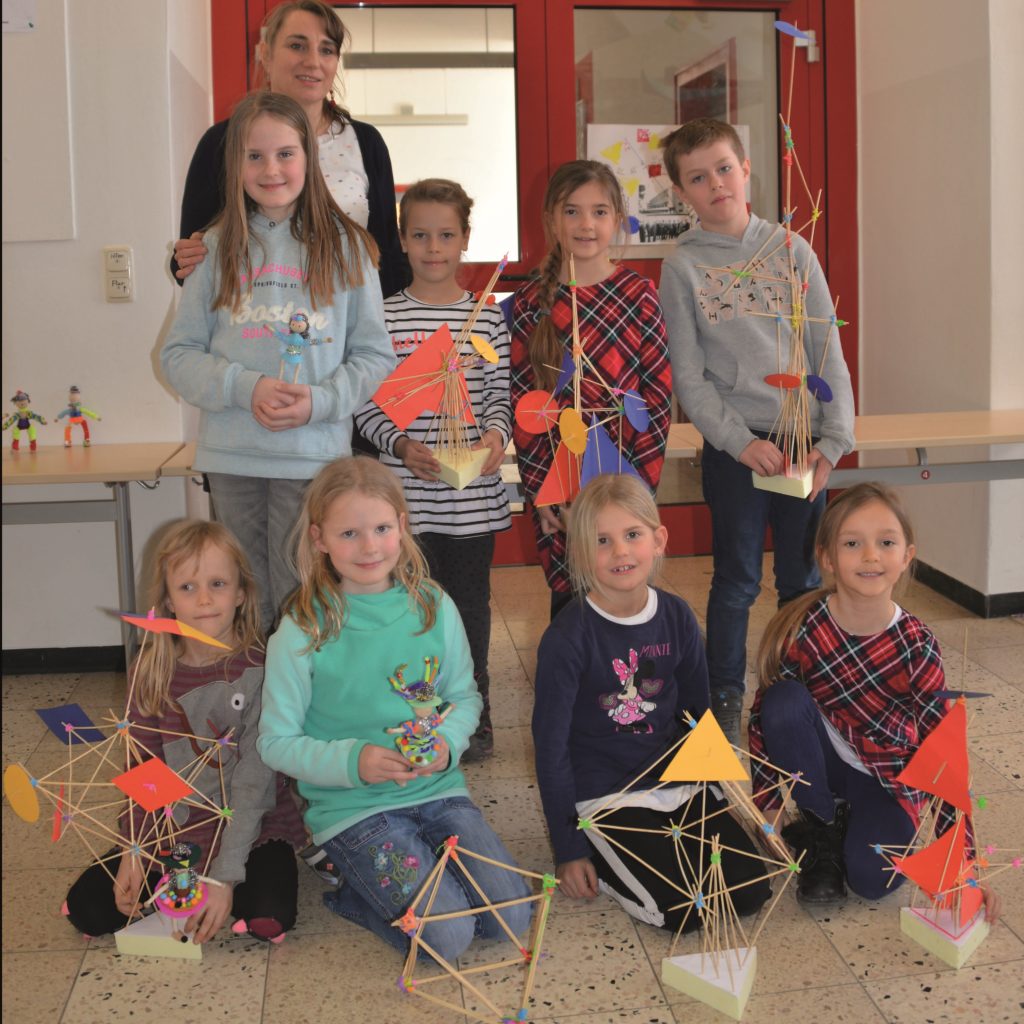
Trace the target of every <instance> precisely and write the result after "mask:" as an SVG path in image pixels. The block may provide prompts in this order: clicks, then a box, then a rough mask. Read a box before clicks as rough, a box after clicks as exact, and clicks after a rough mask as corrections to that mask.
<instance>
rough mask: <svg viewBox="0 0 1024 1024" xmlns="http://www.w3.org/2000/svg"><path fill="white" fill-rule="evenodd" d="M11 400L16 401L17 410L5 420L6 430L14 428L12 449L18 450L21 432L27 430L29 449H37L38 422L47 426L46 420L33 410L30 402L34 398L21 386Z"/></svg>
mask: <svg viewBox="0 0 1024 1024" xmlns="http://www.w3.org/2000/svg"><path fill="white" fill-rule="evenodd" d="M11 401H12V402H13V403H14V408H15V409H16V410H17V411H16V412H12V413H11V414H10V415H9V416H8V417H7V418H6V419H5V420H4V422H3V429H4V430H6V429H7V428H8V427H13V428H14V430H13V431H12V432H11V451H12V452H16V451H17V450H18V449H19V448H20V447H21V432H22V431H23V430H27V431H28V450H29V451H30V452H34V451H35V450H36V423H42V424H43V426H44V427H45V426H46V420H45V419H44V418H43V417H42V416H40V415H39V413H37V412H33V411H32V410H31V409H30V408H29V403H30V402H31V401H32V399H31V398H30V397H29V395H28V392H26V391H22V390H21V388H19V389H18V390H17V391H15V392H14V397H13V398H12V399H11ZM33 420H34V421H35V422H33Z"/></svg>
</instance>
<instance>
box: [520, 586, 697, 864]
mask: <svg viewBox="0 0 1024 1024" xmlns="http://www.w3.org/2000/svg"><path fill="white" fill-rule="evenodd" d="M654 593H655V595H656V599H657V610H656V611H655V613H654V615H653V616H652V617H651V618H650V619H649V620H648V621H647V622H642V623H639V624H637V623H633V622H630V623H626V622H620V621H616V620H612V619H609V618H606V617H605V616H603V615H601V614H600V613H599V612H597V611H596V610H595V609H594V608H593V607H592V606H591V605H590V604H588V603H587V602H586V601H580V600H577V601H573V602H572V603H571V604H570V605H568V606H567V607H566V608H565V609H564V610H563V611H562V613H561V614H560V615H559V616H558V618H556V619H555V621H554V622H553V623H552V624H551V625H550V626H549V627H548V628H547V631H546V632H545V633H544V637H543V639H542V640H541V643H540V649H539V651H538V655H537V681H536V695H535V703H534V710H533V740H534V745H535V747H536V751H537V753H536V758H537V781H538V784H539V786H540V795H541V800H542V801H543V804H544V814H545V817H546V818H547V822H548V829H549V830H550V832H551V842H552V845H553V847H554V853H555V862H556V864H563V863H565V862H566V861H570V860H577V859H578V858H580V857H586V856H589V854H590V846H589V844H588V843H587V841H586V839H585V837H584V833H583V832H580V831H578V830H577V829H576V804H577V802H578V801H580V800H591V799H594V798H596V797H601V796H605V795H608V794H612V793H617V792H619V791H620V790H621V789H623V788H624V787H625V786H626V785H628V784H629V783H630V782H631V781H632V780H633V779H634V778H636V776H637V775H639V774H640V773H641V772H642V771H643V770H644V769H645V768H646V767H647V766H649V765H651V764H652V763H653V762H655V761H656V760H657V759H658V758H659V757H660V756H661V755H662V754H664V753H665V751H666V750H668V748H669V747H670V746H671V745H672V744H673V743H675V742H676V741H677V740H678V739H679V737H680V736H681V735H682V731H683V728H684V726H683V724H682V720H683V718H684V717H685V712H689V713H690V714H692V715H693V716H694V718H700V716H701V715H702V714H703V713H704V712H705V711H706V710H707V708H708V706H709V703H710V700H709V693H708V670H707V663H706V662H705V659H704V645H703V642H702V640H701V635H700V629H699V628H698V626H697V620H696V618H695V617H694V614H693V612H692V611H691V610H690V608H689V606H688V605H687V604H686V602H685V601H683V600H682V599H681V598H679V597H676V596H675V595H674V594H668V593H666V592H665V591H663V590H655V591H654ZM658 774H660V773H655V774H653V775H652V777H651V780H650V782H651V785H654V784H656V783H657V781H658V780H657V775H658Z"/></svg>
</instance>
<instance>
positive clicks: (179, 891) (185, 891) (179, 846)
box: [154, 843, 208, 937]
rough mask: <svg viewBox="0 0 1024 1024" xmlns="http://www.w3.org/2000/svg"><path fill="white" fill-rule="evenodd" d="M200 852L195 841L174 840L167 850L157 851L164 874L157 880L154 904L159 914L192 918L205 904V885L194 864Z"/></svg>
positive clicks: (206, 895)
mask: <svg viewBox="0 0 1024 1024" xmlns="http://www.w3.org/2000/svg"><path fill="white" fill-rule="evenodd" d="M199 852H200V851H199V847H198V846H197V845H196V844H195V843H175V844H174V846H173V847H172V848H171V851H170V853H165V852H162V853H161V854H160V860H161V861H163V865H164V867H165V868H166V869H167V874H165V875H164V876H163V878H161V879H160V884H159V886H158V887H157V890H156V895H155V897H154V903H155V904H156V909H157V910H159V911H160V913H161V914H164V915H166V916H167V917H171V918H184V917H191V916H192V915H193V914H194V913H195V912H196V911H197V910H200V909H202V908H203V907H204V906H205V905H206V900H207V898H208V894H207V891H206V886H205V885H203V880H202V876H201V875H200V874H199V873H198V872H197V871H196V869H195V867H194V865H195V864H196V863H197V861H198V860H199ZM176 937H178V936H176Z"/></svg>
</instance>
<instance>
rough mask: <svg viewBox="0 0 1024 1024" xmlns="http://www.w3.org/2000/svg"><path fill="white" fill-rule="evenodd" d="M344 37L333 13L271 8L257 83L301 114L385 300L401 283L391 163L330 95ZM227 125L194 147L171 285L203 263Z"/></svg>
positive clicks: (220, 201)
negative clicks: (374, 262) (362, 237)
mask: <svg viewBox="0 0 1024 1024" xmlns="http://www.w3.org/2000/svg"><path fill="white" fill-rule="evenodd" d="M347 35H348V33H347V30H346V29H345V26H344V24H343V23H342V21H341V18H339V17H338V14H337V12H336V11H335V10H334V8H333V7H330V6H329V5H328V4H326V3H321V2H320V0H296V2H293V3H284V4H281V5H280V6H278V7H275V8H274V9H273V10H272V11H271V12H270V13H269V14H268V15H267V17H266V20H265V21H264V24H263V28H262V29H261V33H260V36H261V42H260V46H259V72H258V80H262V84H263V85H264V87H265V88H267V89H269V90H270V91H271V92H280V93H284V94H285V95H286V96H289V97H291V98H292V99H293V100H295V101H296V102H297V103H299V104H300V105H301V106H302V108H303V109H304V110H305V111H306V116H307V117H308V118H309V122H310V124H311V125H312V126H313V128H314V130H315V132H316V134H317V143H318V148H319V153H320V169H321V170H322V171H323V174H324V179H325V180H326V182H327V187H328V189H329V190H330V192H331V194H332V195H333V196H334V199H335V201H336V202H337V203H338V205H339V206H340V207H341V208H342V209H343V210H344V211H345V213H346V214H348V216H350V217H351V218H352V219H353V220H355V221H356V222H357V223H359V224H360V225H362V226H363V227H365V228H366V229H367V230H368V231H369V232H370V234H371V235H372V236H373V239H374V241H375V242H376V243H377V246H378V247H379V249H380V284H381V290H382V292H383V293H384V295H385V296H388V295H392V294H393V293H394V292H397V291H399V289H401V288H402V287H404V285H405V284H407V283H408V280H409V272H408V263H407V261H406V259H405V256H404V255H403V253H402V248H401V244H400V243H399V240H398V222H397V218H396V215H395V182H394V176H393V174H392V171H391V157H390V156H389V155H388V150H387V146H386V145H385V143H384V140H383V139H382V138H381V135H380V132H378V131H377V129H376V128H374V127H373V126H372V125H369V124H365V123H364V122H362V121H355V120H353V119H352V118H351V117H350V116H349V114H348V111H346V110H344V109H343V108H342V107H340V106H339V105H338V104H337V103H336V102H335V101H334V99H333V96H332V90H333V86H334V78H335V74H336V73H337V70H338V62H339V60H340V59H341V50H342V47H343V45H344V43H345V41H346V38H347ZM226 132H227V121H221V122H219V123H217V124H215V125H214V126H213V127H212V128H211V129H210V130H209V131H207V133H206V134H205V135H204V136H203V137H202V138H201V139H200V140H199V145H198V146H196V151H195V154H194V155H193V157H192V163H191V165H190V167H189V171H188V177H187V178H186V179H185V195H184V197H183V198H182V203H181V238H180V239H179V240H178V241H177V242H176V243H175V246H174V259H173V260H172V261H171V269H172V271H173V272H174V274H175V276H176V277H177V278H178V279H179V280H184V278H186V277H188V275H189V274H191V273H192V270H193V269H194V267H195V265H196V264H197V263H200V262H202V260H203V259H205V257H206V247H205V246H204V245H203V229H205V228H206V226H207V225H208V224H209V223H210V222H211V221H212V220H213V218H214V217H215V216H216V215H217V214H218V213H219V212H220V210H221V209H222V208H223V206H224V137H225V134H226Z"/></svg>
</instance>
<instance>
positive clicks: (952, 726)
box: [896, 697, 971, 814]
mask: <svg viewBox="0 0 1024 1024" xmlns="http://www.w3.org/2000/svg"><path fill="white" fill-rule="evenodd" d="M968 774H969V769H968V762H967V703H966V702H965V701H964V699H963V698H962V697H961V698H959V699H958V700H957V702H956V703H955V704H954V705H953V707H952V708H951V709H950V710H949V711H948V712H947V714H946V717H945V718H943V720H942V721H941V722H939V724H938V725H937V726H936V727H935V728H934V729H933V730H932V731H931V733H929V735H928V736H927V737H926V739H925V741H924V742H923V743H922V744H921V746H919V747H918V748H917V752H916V753H915V754H914V756H913V757H912V758H911V759H910V760H909V761H908V762H907V766H906V767H905V768H904V769H903V771H901V772H900V774H899V775H897V776H896V781H897V782H902V783H903V784H904V785H905V786H912V787H913V788H914V789H920V790H922V791H923V792H925V793H931V794H932V795H933V796H937V797H940V798H941V799H943V800H945V801H946V803H948V804H952V805H953V806H954V807H956V808H957V809H958V810H961V811H963V812H964V814H970V813H971V794H970V791H969V788H968V785H967V780H968Z"/></svg>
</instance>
